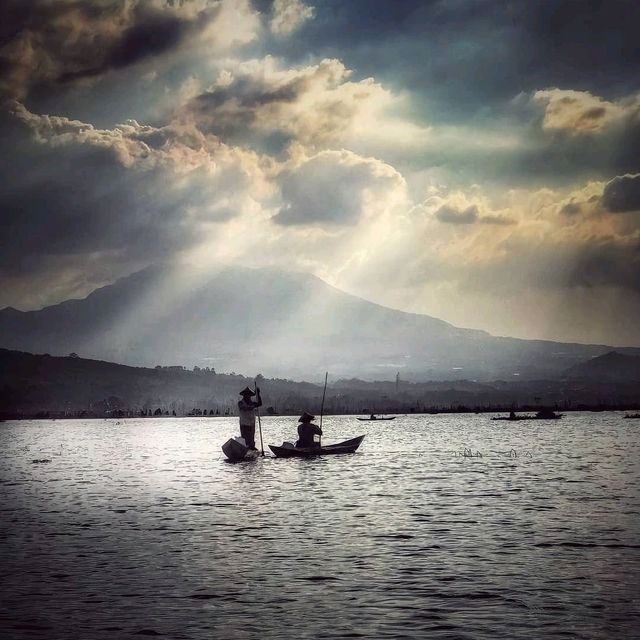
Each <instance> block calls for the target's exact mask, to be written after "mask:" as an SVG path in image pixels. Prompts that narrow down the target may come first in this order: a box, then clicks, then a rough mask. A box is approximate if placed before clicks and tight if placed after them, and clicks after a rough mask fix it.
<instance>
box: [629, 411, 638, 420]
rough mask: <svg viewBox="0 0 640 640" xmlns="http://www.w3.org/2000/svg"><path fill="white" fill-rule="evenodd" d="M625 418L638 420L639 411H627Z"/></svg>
mask: <svg viewBox="0 0 640 640" xmlns="http://www.w3.org/2000/svg"><path fill="white" fill-rule="evenodd" d="M625 418H626V419H627V420H639V419H640V413H627V415H626V416H625Z"/></svg>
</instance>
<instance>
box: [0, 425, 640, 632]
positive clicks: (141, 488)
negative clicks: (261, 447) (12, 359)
mask: <svg viewBox="0 0 640 640" xmlns="http://www.w3.org/2000/svg"><path fill="white" fill-rule="evenodd" d="M236 420H237V418H236V419H235V420H234V419H225V418H216V419H207V418H192V419H191V418H190V419H169V418H163V419H157V420H156V419H150V418H149V419H142V420H121V421H119V423H118V422H116V421H99V420H90V421H62V420H60V421H55V422H46V421H41V422H39V421H34V422H22V423H16V422H7V423H2V424H0V450H1V451H2V457H1V459H0V495H1V496H2V498H1V500H2V502H1V504H0V507H1V509H2V518H1V523H0V539H1V541H2V544H1V545H0V583H1V587H0V589H1V593H0V595H1V598H0V628H1V630H2V634H1V635H2V637H3V638H4V637H6V638H11V639H20V638H47V639H56V640H58V639H66V638H74V639H76V638H87V639H101V638H126V637H131V636H138V635H142V636H144V635H149V636H153V635H157V636H164V637H167V638H184V639H187V638H261V637H282V638H344V637H352V638H357V637H362V638H401V637H402V638H425V637H429V638H473V639H476V638H492V639H495V638H509V639H511V638H538V639H540V638H554V639H555V638H560V637H563V638H631V637H634V634H635V632H636V629H637V628H639V626H640V602H639V599H638V595H637V594H638V593H640V581H639V578H638V575H639V571H638V570H639V569H640V535H639V533H640V531H639V528H640V527H639V522H640V517H639V516H640V497H639V491H638V480H639V476H640V463H639V457H638V456H639V454H640V444H639V439H638V424H636V423H635V421H631V420H626V421H625V420H623V419H622V417H621V415H619V414H612V413H609V414H569V415H567V416H566V417H565V418H563V419H562V420H561V421H559V422H542V421H541V422H519V423H518V422H516V423H506V422H502V423H495V422H491V421H490V420H489V418H488V417H487V416H475V415H443V416H406V417H399V418H398V419H396V420H395V421H393V422H384V423H378V424H376V423H359V422H357V421H356V420H355V418H353V417H346V416H345V417H328V418H326V419H325V422H324V431H325V437H324V440H326V441H327V442H331V441H338V440H341V439H344V438H346V437H352V436H355V435H358V434H360V433H367V434H368V435H367V438H366V439H365V441H364V443H363V445H362V446H361V449H360V451H359V452H358V453H357V454H356V455H352V456H333V457H324V458H316V459H311V460H300V459H286V460H278V459H274V458H270V457H267V458H264V459H259V460H258V461H256V462H253V463H243V464H236V465H232V464H228V463H226V462H224V460H223V457H222V454H221V452H220V446H221V445H222V443H223V442H224V441H225V440H226V439H227V438H228V437H230V436H231V435H234V434H235V433H236V431H237V427H236ZM295 427H296V422H295V419H293V418H265V419H263V430H264V434H265V444H266V443H267V442H269V443H275V444H280V443H281V442H282V441H283V440H285V439H286V440H290V439H292V438H295ZM465 449H466V450H470V451H471V452H472V453H473V454H476V453H479V454H481V455H480V456H476V455H472V456H468V455H463V452H464V451H465ZM34 460H40V461H42V460H51V462H49V463H42V462H40V463H34V462H33V461H34Z"/></svg>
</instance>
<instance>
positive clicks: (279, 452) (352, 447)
mask: <svg viewBox="0 0 640 640" xmlns="http://www.w3.org/2000/svg"><path fill="white" fill-rule="evenodd" d="M363 440H364V436H358V437H357V438H352V439H351V440H345V441H344V442H338V443H336V444H330V445H326V446H323V447H304V448H298V447H278V446H276V445H273V444H270V445H269V449H271V451H272V452H273V455H274V456H275V457H276V458H311V457H314V456H328V455H336V454H341V453H355V452H356V450H357V449H358V447H359V446H360V444H361V443H362V441H363Z"/></svg>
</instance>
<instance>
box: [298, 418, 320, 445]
mask: <svg viewBox="0 0 640 640" xmlns="http://www.w3.org/2000/svg"><path fill="white" fill-rule="evenodd" d="M314 419H315V416H312V415H311V414H310V413H307V412H306V411H305V412H304V413H303V414H302V415H301V416H300V417H299V418H298V422H299V423H300V424H299V425H298V442H296V447H298V448H299V449H301V448H305V447H319V446H320V442H316V439H315V436H321V435H322V429H321V428H320V427H319V426H318V425H317V424H313V422H311V421H312V420H314Z"/></svg>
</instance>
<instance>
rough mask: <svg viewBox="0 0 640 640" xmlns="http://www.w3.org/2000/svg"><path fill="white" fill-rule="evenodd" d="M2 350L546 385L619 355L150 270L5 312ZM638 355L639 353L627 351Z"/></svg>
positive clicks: (0, 317) (250, 275) (237, 276)
mask: <svg viewBox="0 0 640 640" xmlns="http://www.w3.org/2000/svg"><path fill="white" fill-rule="evenodd" d="M0 347H5V348H8V349H16V350H21V351H29V352H36V353H50V354H52V355H66V354H68V353H70V352H76V353H78V354H80V355H81V356H83V357H89V358H96V359H101V360H111V361H116V362H122V363H125V364H130V365H137V366H154V365H156V364H162V365H171V364H184V365H187V366H189V367H191V366H193V365H198V366H200V367H205V366H213V367H215V368H216V369H217V370H219V371H227V372H229V371H237V372H243V373H246V374H249V375H253V374H254V373H257V372H261V373H263V374H264V375H267V376H280V377H289V378H296V379H316V380H318V379H320V378H321V376H322V372H324V371H327V370H329V371H331V372H332V373H333V374H335V375H338V376H344V377H349V376H358V377H360V378H365V379H392V378H394V377H395V373H396V371H400V372H401V376H402V377H403V378H405V379H413V380H420V379H421V380H429V379H434V380H435V379H452V378H460V379H462V378H467V379H477V380H492V379H496V378H506V379H512V377H513V376H519V377H520V378H521V379H525V378H526V379H532V378H548V377H554V376H558V375H560V374H562V373H563V372H564V371H565V370H566V369H567V368H569V367H571V366H573V365H575V364H578V363H580V362H582V361H584V360H587V359H589V358H592V357H594V356H599V355H602V354H604V353H607V352H608V351H610V350H611V347H606V346H601V345H580V344H562V343H555V342H547V341H536V340H517V339H513V338H498V337H494V336H491V335H489V334H487V333H485V332H484V331H476V330H472V329H460V328H458V327H454V326H453V325H451V324H448V323H447V322H444V321H442V320H438V319H437V318H432V317H430V316H426V315H419V314H412V313H404V312H401V311H397V310H394V309H389V308H386V307H383V306H380V305H377V304H374V303H372V302H368V301H366V300H363V299H361V298H358V297H356V296H353V295H349V294H347V293H344V292H342V291H339V290H337V289H335V288H333V287H331V286H329V285H328V284H326V283H325V282H323V281H322V280H320V279H318V278H316V277H314V276H311V275H308V274H300V273H290V272H284V271H279V270H275V269H260V270H252V269H244V268H227V269H223V270H220V271H217V272H215V273H207V272H201V271H198V270H194V269H188V270H185V269H182V270H175V269H171V268H169V267H154V268H148V269H145V270H144V271H141V272H138V273H135V274H133V275H131V276H129V277H126V278H123V279H121V280H118V281H117V282H115V283H114V284H112V285H108V286H105V287H102V288H100V289H97V290H96V291H94V292H93V293H91V294H90V295H89V296H87V297H86V298H85V299H83V300H68V301H66V302H63V303H61V304H58V305H54V306H51V307H47V308H45V309H42V310H40V311H29V312H21V311H17V310H16V309H12V308H6V309H3V310H2V311H0ZM625 352H626V353H635V354H640V350H637V349H636V350H625Z"/></svg>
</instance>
